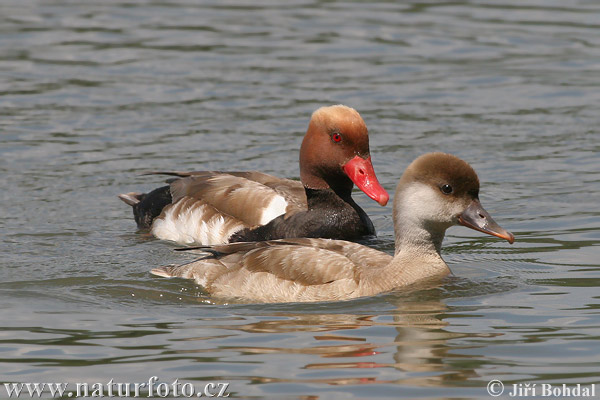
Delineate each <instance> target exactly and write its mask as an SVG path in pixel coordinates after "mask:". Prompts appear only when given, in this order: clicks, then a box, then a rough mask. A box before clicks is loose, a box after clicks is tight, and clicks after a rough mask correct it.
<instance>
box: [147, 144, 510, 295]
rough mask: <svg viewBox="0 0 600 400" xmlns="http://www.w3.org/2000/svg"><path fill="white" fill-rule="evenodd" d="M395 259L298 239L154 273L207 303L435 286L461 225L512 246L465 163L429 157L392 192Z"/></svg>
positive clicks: (232, 249)
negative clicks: (451, 231) (201, 293)
mask: <svg viewBox="0 0 600 400" xmlns="http://www.w3.org/2000/svg"><path fill="white" fill-rule="evenodd" d="M392 212H393V214H392V218H393V222H394V232H395V251H394V254H393V255H391V254H387V253H385V252H382V251H379V250H376V249H373V248H370V247H367V246H365V245H363V244H359V243H356V242H350V241H344V240H332V239H316V238H297V239H280V240H271V241H263V242H254V243H232V244H227V245H217V246H210V247H204V248H200V249H199V250H198V249H197V250H194V251H196V252H198V251H200V252H203V256H202V257H201V258H199V259H197V260H194V261H192V262H190V263H187V264H184V265H179V266H174V265H168V266H163V267H159V268H155V269H152V271H151V273H152V274H154V275H158V276H161V277H180V278H187V279H194V280H195V282H196V283H198V284H199V285H201V286H202V287H203V288H204V289H205V290H206V292H208V293H209V294H210V295H211V296H214V297H218V298H222V299H229V300H235V301H244V302H257V303H279V302H311V301H338V300H347V299H352V298H356V297H364V296H372V295H376V294H379V293H384V292H389V291H392V290H400V289H402V288H406V287H407V286H409V285H418V284H419V283H424V282H430V281H432V280H435V281H439V280H440V279H442V278H443V277H445V276H447V275H448V274H450V269H449V268H448V265H447V264H446V262H445V261H444V260H443V259H442V256H441V248H442V241H443V239H444V235H445V232H446V230H447V229H448V228H450V227H451V226H454V225H462V226H465V227H467V228H471V229H474V230H477V231H480V232H483V233H486V234H489V235H493V236H497V237H499V238H502V239H504V240H507V241H508V242H509V243H510V244H512V243H513V242H514V235H513V234H512V233H510V232H509V231H507V230H505V229H504V228H502V227H500V226H499V225H498V224H497V223H496V222H495V221H494V219H493V218H492V216H491V215H490V214H489V213H488V212H487V211H486V210H485V209H484V208H483V206H482V205H481V202H480V200H479V178H478V177H477V174H476V173H475V171H474V170H473V168H472V167H471V166H470V165H469V164H468V163H467V162H465V161H463V160H462V159H460V158H458V157H456V156H454V155H451V154H446V153H427V154H424V155H422V156H420V157H418V158H417V159H416V160H414V161H413V162H412V163H411V164H410V165H409V166H408V167H407V168H406V170H405V171H404V173H403V174H402V177H401V179H400V181H399V183H398V185H397V187H396V192H395V196H394V202H393V211H392Z"/></svg>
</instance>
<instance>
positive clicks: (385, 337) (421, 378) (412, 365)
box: [176, 291, 496, 387]
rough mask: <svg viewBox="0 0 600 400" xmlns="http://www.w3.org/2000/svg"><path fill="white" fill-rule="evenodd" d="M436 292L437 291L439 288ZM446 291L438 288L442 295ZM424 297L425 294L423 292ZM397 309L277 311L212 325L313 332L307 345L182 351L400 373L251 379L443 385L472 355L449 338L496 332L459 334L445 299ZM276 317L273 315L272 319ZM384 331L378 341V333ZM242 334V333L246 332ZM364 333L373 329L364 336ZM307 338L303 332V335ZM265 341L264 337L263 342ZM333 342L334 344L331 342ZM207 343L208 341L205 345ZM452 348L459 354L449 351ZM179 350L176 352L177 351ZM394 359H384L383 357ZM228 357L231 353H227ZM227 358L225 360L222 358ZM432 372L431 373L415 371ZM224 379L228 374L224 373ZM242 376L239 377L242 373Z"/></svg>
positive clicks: (467, 372) (399, 302)
mask: <svg viewBox="0 0 600 400" xmlns="http://www.w3.org/2000/svg"><path fill="white" fill-rule="evenodd" d="M434 293H436V292H434ZM440 293H441V292H439V291H437V294H438V296H439V294H440ZM419 297H421V296H419ZM391 300H392V301H391V302H392V304H393V305H394V306H395V308H394V309H390V310H388V311H387V312H386V313H385V315H357V314H343V313H339V314H337V313H336V314H331V313H330V314H310V313H291V312H275V313H272V314H268V315H267V316H265V318H267V320H260V321H256V322H252V323H244V324H236V325H229V324H227V325H220V324H219V325H211V326H210V329H218V330H224V331H226V332H232V333H231V334H230V335H229V337H234V336H242V337H246V336H247V335H246V334H249V333H250V334H259V335H267V337H268V338H271V339H272V340H270V341H276V340H277V337H279V336H286V335H288V334H297V333H299V332H301V333H304V334H306V333H308V334H309V336H310V339H307V341H306V342H304V341H303V342H302V343H301V344H302V346H289V345H288V346H281V347H275V346H257V345H251V346H250V345H224V346H219V349H218V350H215V349H214V348H212V346H210V345H209V346H208V347H209V348H196V349H189V348H188V349H186V350H181V351H180V353H182V354H187V353H192V354H197V353H228V354H231V352H235V353H237V354H239V356H240V357H241V360H243V359H244V358H245V357H250V358H252V356H254V355H266V356H267V357H266V358H265V357H261V359H263V360H264V362H265V363H268V362H269V357H268V356H271V355H279V354H282V355H286V354H294V355H314V356H316V357H317V358H322V359H340V361H338V362H331V361H325V360H324V361H323V362H315V358H314V357H311V358H310V360H311V362H309V363H306V364H304V365H301V366H299V368H300V369H302V370H338V371H339V370H345V369H353V370H354V369H357V370H365V372H366V371H368V370H372V369H376V368H386V369H394V370H397V371H398V372H399V373H398V374H396V375H397V377H396V378H394V379H387V380H385V379H384V380H382V379H379V378H378V377H377V374H370V373H368V372H366V373H362V374H361V373H359V374H358V376H357V375H356V373H352V375H353V376H352V377H344V378H341V377H339V375H340V374H339V373H337V374H335V375H336V377H329V378H327V377H319V378H305V379H302V378H298V377H289V378H281V377H265V376H246V377H245V378H246V379H249V380H250V381H252V382H256V383H273V382H296V383H321V384H329V385H354V384H372V383H404V384H411V385H417V386H431V387H435V386H444V385H445V384H446V383H447V382H446V372H445V371H448V365H447V364H448V359H449V358H456V359H459V360H464V359H467V358H468V356H466V355H460V354H456V350H457V347H455V346H454V347H453V346H450V345H449V343H448V342H449V341H451V340H453V339H461V338H476V337H480V338H489V337H493V336H496V335H495V334H478V333H456V332H451V331H448V330H446V329H445V328H446V327H447V326H448V322H446V321H444V319H443V318H444V314H445V313H446V312H447V311H448V307H447V306H446V305H445V304H444V303H443V302H442V301H441V300H434V299H429V300H422V299H418V300H411V299H410V298H392V299H391ZM273 318H274V319H273ZM374 330H375V331H378V332H381V335H378V338H379V339H381V341H373V334H372V333H373V331H374ZM242 332H243V334H241V333H242ZM363 333H369V334H368V335H364V334H363ZM226 336H228V335H220V336H217V337H207V336H198V337H191V338H186V339H184V340H186V341H201V342H205V341H207V340H209V341H210V340H212V339H215V338H218V339H222V338H223V337H226ZM303 336H304V335H303ZM259 341H260V340H259ZM327 343H330V344H327ZM200 347H204V345H202V346H200ZM450 349H452V350H453V351H454V354H451V353H450ZM176 353H177V352H176ZM390 354H391V356H392V357H391V359H393V361H394V362H382V361H379V360H380V359H386V360H390V357H389V355H390ZM224 358H227V357H224ZM223 360H224V359H222V361H223ZM424 372H431V373H432V374H424V375H423V374H412V373H424ZM447 374H449V375H450V380H452V381H457V380H466V379H468V378H470V377H474V376H477V374H476V372H475V371H474V370H473V369H464V368H463V369H462V371H461V372H460V373H459V374H457V373H456V371H454V370H450V371H448V372H447ZM221 378H222V379H225V378H226V377H221ZM238 378H239V377H238Z"/></svg>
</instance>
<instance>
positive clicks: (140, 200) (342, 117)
mask: <svg viewBox="0 0 600 400" xmlns="http://www.w3.org/2000/svg"><path fill="white" fill-rule="evenodd" d="M163 173H165V172H163ZM166 174H170V175H173V176H175V177H176V178H174V179H173V180H171V181H170V185H169V186H168V187H164V188H159V189H156V190H155V191H153V192H150V193H148V194H140V193H127V194H122V195H120V196H119V197H120V198H121V199H122V200H123V201H125V202H126V203H127V204H129V205H131V206H132V207H133V211H134V216H135V219H136V222H137V223H138V227H139V228H141V229H146V228H147V229H150V231H151V232H152V233H153V234H154V235H155V236H156V237H158V238H160V239H166V240H172V241H175V242H178V243H182V244H191V243H198V244H219V243H227V242H229V241H241V240H267V239H275V238H287V237H325V238H343V239H356V238H359V237H361V236H365V235H372V234H374V229H373V225H372V223H371V221H370V220H369V218H368V217H367V215H366V214H365V213H364V211H363V210H362V209H361V208H360V207H359V206H358V205H357V204H356V203H355V202H354V201H353V200H352V198H351V193H352V188H353V185H354V184H356V185H357V186H358V187H359V188H360V189H361V190H363V191H364V192H365V193H366V194H367V195H368V196H369V197H371V198H372V199H374V200H376V201H377V202H378V203H380V204H381V205H385V204H386V203H387V201H388V198H389V196H388V194H387V192H386V191H385V190H384V189H383V188H382V187H381V185H379V182H378V181H377V177H376V176H375V172H374V171H373V166H372V164H371V159H370V153H369V137H368V131H367V127H366V125H365V123H364V121H363V119H362V118H361V117H360V115H359V114H358V112H357V111H356V110H354V109H352V108H350V107H346V106H342V105H337V106H330V107H322V108H320V109H318V110H317V111H315V112H314V113H313V116H312V118H311V120H310V122H309V126H308V130H307V132H306V135H305V137H304V139H303V142H302V146H301V148H300V177H301V180H302V182H297V181H292V180H289V179H281V178H277V177H274V176H271V175H267V174H263V173H260V172H218V171H195V172H187V173H186V172H166Z"/></svg>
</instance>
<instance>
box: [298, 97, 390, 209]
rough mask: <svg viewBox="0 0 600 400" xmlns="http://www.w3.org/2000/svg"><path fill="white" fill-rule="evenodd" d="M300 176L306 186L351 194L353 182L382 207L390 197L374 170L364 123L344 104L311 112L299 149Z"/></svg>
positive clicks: (355, 112)
mask: <svg viewBox="0 0 600 400" xmlns="http://www.w3.org/2000/svg"><path fill="white" fill-rule="evenodd" d="M300 179H301V180H302V183H303V184H304V186H305V187H308V188H310V189H328V188H332V189H333V190H335V191H336V192H337V193H338V194H340V195H350V192H351V190H352V183H353V182H354V184H356V186H358V188H359V189H360V190H362V191H363V192H365V194H366V195H367V196H369V197H370V198H372V199H373V200H375V201H376V202H378V203H379V204H381V205H382V206H384V205H386V204H387V202H388V200H389V197H390V196H389V194H388V193H387V192H386V191H385V189H384V188H383V187H382V186H381V185H380V184H379V181H378V180H377V176H376V175H375V171H374V170H373V164H372V163H371V154H370V153H369V132H368V130H367V126H366V125H365V122H364V121H363V119H362V118H361V116H360V114H359V113H358V112H357V111H356V110H354V109H353V108H350V107H347V106H343V105H335V106H329V107H322V108H319V109H318V110H317V111H315V112H314V113H313V115H312V117H311V119H310V123H309V124H308V130H307V132H306V135H305V136H304V140H303V141H302V147H301V148H300Z"/></svg>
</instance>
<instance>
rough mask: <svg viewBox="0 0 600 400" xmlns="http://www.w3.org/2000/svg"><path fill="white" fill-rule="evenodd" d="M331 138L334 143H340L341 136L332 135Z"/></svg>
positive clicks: (337, 134)
mask: <svg viewBox="0 0 600 400" xmlns="http://www.w3.org/2000/svg"><path fill="white" fill-rule="evenodd" d="M331 138H332V139H333V141H334V142H336V143H339V142H341V141H342V135H341V134H339V133H337V132H336V133H334V134H333V135H332V136H331Z"/></svg>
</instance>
